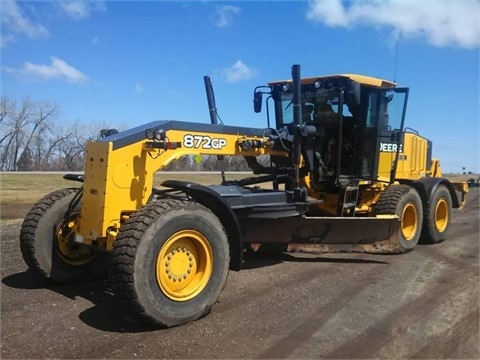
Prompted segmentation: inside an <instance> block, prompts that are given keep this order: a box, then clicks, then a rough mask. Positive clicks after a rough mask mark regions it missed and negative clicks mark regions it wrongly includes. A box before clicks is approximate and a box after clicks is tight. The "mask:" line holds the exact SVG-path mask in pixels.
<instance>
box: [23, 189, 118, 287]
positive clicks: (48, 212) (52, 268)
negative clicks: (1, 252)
mask: <svg viewBox="0 0 480 360" xmlns="http://www.w3.org/2000/svg"><path fill="white" fill-rule="evenodd" d="M78 190H79V189H73V188H70V189H62V190H57V191H55V192H52V193H50V194H48V195H46V196H45V197H44V198H42V199H41V200H39V201H38V202H37V203H36V204H35V205H33V207H32V209H31V210H30V211H29V212H28V214H27V216H26V217H25V220H24V221H23V224H22V227H21V230H20V249H21V252H22V256H23V259H24V260H25V263H26V264H27V265H28V267H29V268H30V269H31V270H33V271H34V272H35V273H36V274H38V275H39V276H41V277H42V278H44V279H46V280H51V281H54V282H57V283H63V284H74V283H79V282H83V281H88V280H92V279H94V278H96V277H99V276H100V275H102V274H103V273H105V272H106V271H107V270H108V268H109V266H110V262H109V258H110V257H109V254H107V253H103V252H100V251H95V250H94V249H93V248H92V247H91V246H87V245H79V246H80V247H82V246H84V248H83V249H82V250H83V251H85V253H86V254H87V255H86V258H85V259H84V260H83V261H82V262H81V264H80V265H78V264H75V263H74V261H70V262H67V261H66V260H65V258H64V257H62V256H61V255H60V251H59V248H58V244H57V241H56V236H55V230H56V228H57V226H58V225H59V224H60V223H61V222H62V220H63V217H64V215H65V213H66V211H67V209H68V205H69V203H70V201H71V200H72V198H73V196H74V195H75V193H76V192H77V191H78ZM80 206H81V204H79V205H78V206H77V208H76V209H75V210H76V211H78V210H79V208H80Z"/></svg>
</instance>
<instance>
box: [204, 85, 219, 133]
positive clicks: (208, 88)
mask: <svg viewBox="0 0 480 360" xmlns="http://www.w3.org/2000/svg"><path fill="white" fill-rule="evenodd" d="M203 82H204V83H205V92H206V93H207V102H208V112H209V113H210V122H211V123H212V124H213V125H218V119H217V106H216V104H215V95H214V94H213V86H212V79H210V76H204V77H203Z"/></svg>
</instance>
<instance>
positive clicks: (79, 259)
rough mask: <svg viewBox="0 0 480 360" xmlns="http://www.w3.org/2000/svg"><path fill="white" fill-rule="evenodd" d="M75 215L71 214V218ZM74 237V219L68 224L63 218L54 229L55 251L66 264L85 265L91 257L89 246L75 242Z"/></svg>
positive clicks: (75, 215)
mask: <svg viewBox="0 0 480 360" xmlns="http://www.w3.org/2000/svg"><path fill="white" fill-rule="evenodd" d="M77 216H78V214H73V215H72V218H74V219H75V218H76V217H77ZM74 237H75V220H73V221H71V222H70V223H69V224H68V225H67V224H65V220H62V221H61V222H60V224H58V226H57V229H56V231H55V240H56V242H57V253H58V255H59V256H60V258H61V259H62V260H63V261H64V262H66V263H67V264H70V265H74V266H81V265H85V264H87V263H88V262H89V261H90V260H91V258H92V249H91V246H87V245H83V244H78V243H76V242H75V241H74Z"/></svg>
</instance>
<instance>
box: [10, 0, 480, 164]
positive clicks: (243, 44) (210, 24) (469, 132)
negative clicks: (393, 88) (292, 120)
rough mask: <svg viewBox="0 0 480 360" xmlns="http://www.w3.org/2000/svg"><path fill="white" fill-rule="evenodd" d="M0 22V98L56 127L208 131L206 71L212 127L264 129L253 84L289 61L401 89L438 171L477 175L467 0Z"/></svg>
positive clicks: (57, 9) (246, 5)
mask: <svg viewBox="0 0 480 360" xmlns="http://www.w3.org/2000/svg"><path fill="white" fill-rule="evenodd" d="M1 22H2V31H1V54H2V55H1V89H2V95H6V96H8V97H10V98H13V99H21V98H23V97H25V96H29V97H30V98H31V99H32V100H41V101H49V102H51V103H55V104H58V105H59V106H60V109H61V115H60V119H61V120H62V121H65V122H68V121H72V122H73V121H75V120H81V121H85V122H93V123H102V124H108V125H109V126H112V127H123V128H127V127H133V126H137V125H140V124H142V123H145V122H149V121H152V120H163V119H175V120H186V121H195V122H204V123H208V122H209V114H208V107H207V103H206V99H205V90H204V85H203V76H204V75H210V76H211V77H212V80H213V84H214V89H215V96H216V101H217V107H218V110H219V114H220V116H221V118H222V120H223V122H224V123H225V124H228V125H242V126H252V127H259V128H263V127H265V126H266V118H265V113H264V112H263V113H261V114H255V113H254V112H253V106H252V95H253V89H254V87H255V86H257V85H264V84H266V83H267V82H268V81H270V80H280V79H287V78H289V77H290V76H291V74H290V68H291V65H292V64H301V66H302V68H301V71H302V75H303V76H315V75H325V74H333V73H360V74H365V75H371V76H377V77H381V78H385V79H388V80H394V79H395V80H396V82H397V83H398V85H399V86H402V87H403V86H405V87H409V88H410V98H409V107H408V110H407V126H410V127H412V128H414V129H416V130H418V131H420V133H421V134H422V135H424V136H425V137H427V138H429V139H431V140H432V141H433V143H434V145H433V152H434V156H435V157H439V158H440V159H441V163H442V167H443V170H444V171H448V172H455V173H456V172H458V171H461V170H462V167H463V166H465V167H466V169H467V171H474V172H479V171H480V160H479V158H480V148H479V137H480V132H479V122H480V115H479V102H480V95H479V82H480V72H479V47H480V0H468V1H462V0H455V1H453V0H452V1H413V0H412V1H392V0H384V1H373V0H363V1H353V0H352V1H348V2H345V1H341V0H325V1H229V2H227V1H226V2H223V1H144V2H140V1H11V0H1ZM397 44H398V56H397V51H396V50H397ZM396 63H397V65H396V66H395V64H396Z"/></svg>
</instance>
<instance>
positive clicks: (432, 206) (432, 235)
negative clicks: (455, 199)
mask: <svg viewBox="0 0 480 360" xmlns="http://www.w3.org/2000/svg"><path fill="white" fill-rule="evenodd" d="M451 212H452V197H451V195H450V192H449V191H448V189H447V187H446V186H445V185H439V186H438V187H437V189H436V190H435V192H434V193H433V195H432V197H431V199H430V200H429V202H428V206H427V207H426V209H424V223H423V230H422V237H421V239H420V241H421V242H422V243H425V244H437V243H440V242H442V241H444V240H445V237H446V236H447V232H448V227H449V226H450V219H451Z"/></svg>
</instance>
